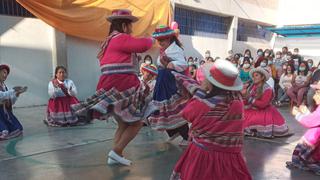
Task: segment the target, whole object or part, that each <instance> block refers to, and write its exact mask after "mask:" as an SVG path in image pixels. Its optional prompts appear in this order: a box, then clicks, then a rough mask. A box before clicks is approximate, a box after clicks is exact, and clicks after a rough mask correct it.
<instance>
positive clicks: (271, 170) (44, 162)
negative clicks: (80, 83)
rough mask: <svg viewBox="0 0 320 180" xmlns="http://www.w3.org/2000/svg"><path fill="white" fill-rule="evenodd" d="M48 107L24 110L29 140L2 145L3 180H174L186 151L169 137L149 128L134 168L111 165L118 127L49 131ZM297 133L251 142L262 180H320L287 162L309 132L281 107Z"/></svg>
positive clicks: (130, 152) (131, 149)
mask: <svg viewBox="0 0 320 180" xmlns="http://www.w3.org/2000/svg"><path fill="white" fill-rule="evenodd" d="M44 112H45V107H33V108H18V109H15V114H16V116H17V117H18V119H20V120H21V122H22V124H23V126H24V136H23V137H21V138H16V139H12V140H9V141H4V142H0V180H44V179H46V180H51V179H52V180H60V179H66V180H73V179H74V180H87V179H92V180H100V179H101V180H106V179H107V180H109V179H112V180H120V179H125V180H151V179H152V180H153V179H155V180H165V179H168V178H169V177H170V174H171V171H172V169H173V166H174V165H175V163H176V162H177V160H178V158H179V156H180V154H181V153H182V151H183V150H182V149H181V148H179V147H178V146H177V144H178V140H176V141H175V142H173V143H172V144H168V143H164V141H165V139H166V135H165V134H164V133H161V132H156V131H152V130H150V129H149V128H143V129H142V130H141V131H140V133H139V135H138V136H137V137H136V139H135V140H134V141H133V142H132V143H131V144H130V145H129V146H128V148H127V150H126V152H125V155H126V156H127V157H128V158H129V159H131V160H133V162H134V165H132V166H131V167H124V166H112V167H110V166H107V165H106V158H105V156H106V152H107V151H109V150H110V148H111V145H112V137H113V132H114V130H115V125H114V124H113V123H112V122H109V123H106V122H101V121H95V122H94V123H93V124H90V125H87V126H82V127H72V128H48V127H47V126H45V125H44V124H43V123H42V119H43V117H44V116H45V114H44ZM281 112H282V114H283V115H284V116H285V117H286V119H287V121H288V124H289V126H290V128H291V131H293V132H294V133H295V134H294V135H293V136H291V137H289V138H279V139H271V140H268V139H255V138H246V140H245V148H244V154H245V157H246V160H247V164H248V167H249V170H250V172H251V174H252V176H253V178H254V179H256V180H267V179H268V180H273V179H279V180H286V179H292V180H319V179H320V177H319V176H316V175H314V174H312V173H310V172H302V171H300V170H290V169H287V168H286V166H285V161H288V160H290V159H291V153H292V150H293V149H294V147H295V145H296V143H297V141H298V140H299V138H300V137H301V136H302V135H303V132H304V129H303V128H302V127H301V126H300V125H299V124H298V123H297V122H296V121H295V120H294V119H293V118H292V116H291V115H289V114H288V110H287V109H281Z"/></svg>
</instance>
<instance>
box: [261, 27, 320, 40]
mask: <svg viewBox="0 0 320 180" xmlns="http://www.w3.org/2000/svg"><path fill="white" fill-rule="evenodd" d="M265 29H267V30H269V31H272V32H274V33H277V34H278V35H281V36H284V37H288V38H290V37H292V38H297V37H316V36H320V25H318V24H317V25H300V26H284V27H279V28H275V27H267V28H265Z"/></svg>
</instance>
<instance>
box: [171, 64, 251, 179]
mask: <svg viewBox="0 0 320 180" xmlns="http://www.w3.org/2000/svg"><path fill="white" fill-rule="evenodd" d="M204 73H205V77H206V79H205V80H204V81H203V83H202V85H201V89H198V90H196V91H195V94H194V95H193V97H192V99H191V100H190V101H189V102H188V104H187V106H186V107H185V108H184V109H183V111H182V116H183V118H185V119H186V120H188V121H189V122H190V123H191V124H192V126H191V129H190V136H191V137H190V138H191V139H192V143H191V144H190V145H189V146H188V148H187V149H186V150H185V151H184V153H183V155H182V156H181V157H180V159H179V161H178V163H177V164H176V166H175V168H174V171H173V174H172V175H171V180H194V179H201V180H204V179H206V180H207V179H208V180H209V179H219V180H236V179H238V180H248V179H252V178H251V175H250V173H249V171H248V168H247V166H246V163H245V161H244V159H243V156H242V153H241V151H242V146H243V116H244V115H243V111H244V110H243V102H242V98H241V94H240V90H241V89H242V86H243V84H242V82H241V79H240V78H239V71H238V69H237V68H236V67H235V66H234V65H233V64H232V63H231V62H229V61H226V60H217V61H216V62H215V63H208V64H205V66H204ZM175 75H176V78H177V79H178V81H179V82H180V79H181V78H183V77H182V76H181V75H178V74H175ZM182 81H184V82H183V84H184V85H185V87H186V88H188V89H190V87H189V86H188V85H189V84H190V83H188V82H187V81H186V80H183V79H182ZM191 87H195V86H191ZM191 89H192V88H191ZM191 93H192V91H191Z"/></svg>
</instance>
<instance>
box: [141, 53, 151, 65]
mask: <svg viewBox="0 0 320 180" xmlns="http://www.w3.org/2000/svg"><path fill="white" fill-rule="evenodd" d="M143 61H144V63H146V64H148V65H150V64H153V61H152V57H151V56H150V55H149V54H147V55H146V56H145V57H144V60H143Z"/></svg>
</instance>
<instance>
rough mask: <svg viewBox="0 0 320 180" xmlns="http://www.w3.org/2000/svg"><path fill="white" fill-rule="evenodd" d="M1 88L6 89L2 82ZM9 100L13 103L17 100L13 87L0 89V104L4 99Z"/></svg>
mask: <svg viewBox="0 0 320 180" xmlns="http://www.w3.org/2000/svg"><path fill="white" fill-rule="evenodd" d="M0 86H2V89H4V90H5V89H6V86H5V85H4V84H1V85H0ZM9 99H10V100H11V103H12V104H14V103H15V102H16V101H17V96H16V93H15V91H14V90H13V89H8V90H5V91H0V104H3V103H4V101H6V100H9Z"/></svg>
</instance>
